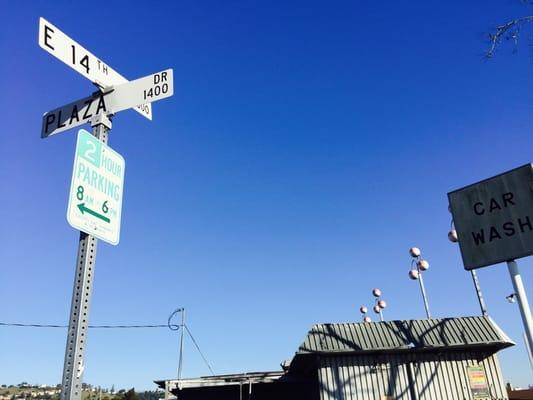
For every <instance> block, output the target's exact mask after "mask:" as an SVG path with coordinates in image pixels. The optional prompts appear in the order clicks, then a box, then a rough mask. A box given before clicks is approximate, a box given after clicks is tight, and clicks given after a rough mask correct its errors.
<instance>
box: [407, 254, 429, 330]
mask: <svg viewBox="0 0 533 400" xmlns="http://www.w3.org/2000/svg"><path fill="white" fill-rule="evenodd" d="M409 254H410V255H411V257H413V259H412V261H411V270H410V271H409V278H411V279H413V280H418V283H419V284H420V292H421V293H422V299H423V301H424V308H425V310H426V317H427V318H428V319H429V318H431V313H430V312H429V303H428V298H427V294H426V288H425V286H424V280H423V279H422V272H424V271H427V270H428V268H429V263H428V262H427V260H424V259H423V258H422V257H421V252H420V249H419V248H418V247H411V248H410V249H409ZM413 265H414V266H415V267H416V268H413Z"/></svg>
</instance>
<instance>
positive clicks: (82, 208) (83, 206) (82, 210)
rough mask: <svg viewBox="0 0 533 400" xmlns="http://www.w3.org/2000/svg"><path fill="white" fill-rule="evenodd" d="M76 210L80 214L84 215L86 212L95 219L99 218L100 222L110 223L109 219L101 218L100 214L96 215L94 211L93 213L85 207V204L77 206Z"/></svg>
mask: <svg viewBox="0 0 533 400" xmlns="http://www.w3.org/2000/svg"><path fill="white" fill-rule="evenodd" d="M78 208H79V209H80V211H81V213H82V214H84V213H85V212H86V211H87V212H88V213H89V214H91V215H93V216H95V217H96V218H100V219H101V220H102V221H105V222H108V223H109V222H110V221H111V220H110V219H109V218H107V217H105V216H103V215H102V214H98V213H97V212H96V211H93V210H91V209H90V208H87V207H85V203H80V204H78Z"/></svg>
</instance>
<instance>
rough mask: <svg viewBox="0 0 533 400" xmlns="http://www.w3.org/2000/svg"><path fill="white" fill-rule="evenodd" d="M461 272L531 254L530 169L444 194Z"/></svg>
mask: <svg viewBox="0 0 533 400" xmlns="http://www.w3.org/2000/svg"><path fill="white" fill-rule="evenodd" d="M448 199H449V202H450V209H451V212H452V215H453V220H454V223H455V229H456V230H457V236H458V239H459V246H460V248H461V254H462V257H463V264H464V267H465V269H467V270H471V269H475V268H479V267H485V266H487V265H492V264H497V263H500V262H504V261H508V260H513V259H516V258H520V257H525V256H529V255H531V254H533V165H532V164H526V165H524V166H522V167H519V168H516V169H513V170H511V171H509V172H505V173H503V174H500V175H497V176H494V177H492V178H489V179H486V180H484V181H481V182H478V183H475V184H473V185H470V186H467V187H464V188H462V189H459V190H456V191H453V192H450V193H448Z"/></svg>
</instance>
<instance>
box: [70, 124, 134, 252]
mask: <svg viewBox="0 0 533 400" xmlns="http://www.w3.org/2000/svg"><path fill="white" fill-rule="evenodd" d="M124 168H125V162H124V158H123V157H122V156H121V155H120V154H118V153H117V152H116V151H114V150H113V149H112V148H111V147H109V146H107V145H105V144H104V143H102V142H101V141H99V140H98V139H97V138H95V137H94V136H93V135H91V134H90V133H89V132H87V131H86V130H83V129H80V131H79V132H78V141H77V143H76V155H75V157H74V168H73V170H72V183H71V185H70V194H69V198H68V209H67V220H68V223H69V224H70V225H71V226H72V227H73V228H75V229H78V230H80V231H83V232H85V233H88V234H89V235H92V236H94V237H96V238H98V239H101V240H103V241H105V242H108V243H111V244H113V245H117V244H118V242H119V240H120V217H121V213H122V192H123V188H124Z"/></svg>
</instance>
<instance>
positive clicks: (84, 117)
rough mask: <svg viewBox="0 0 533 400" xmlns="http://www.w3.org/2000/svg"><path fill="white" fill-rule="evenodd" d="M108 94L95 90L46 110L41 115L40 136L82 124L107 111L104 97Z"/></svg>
mask: <svg viewBox="0 0 533 400" xmlns="http://www.w3.org/2000/svg"><path fill="white" fill-rule="evenodd" d="M108 94H109V92H107V93H102V92H96V93H95V94H94V95H92V96H89V97H86V98H84V99H81V100H77V101H74V102H72V103H70V104H67V105H65V106H62V107H59V108H56V109H55V110H52V111H48V112H47V113H45V114H44V115H43V122H42V129H41V137H42V138H46V137H48V136H51V135H55V134H56V133H60V132H63V131H66V130H68V129H72V128H75V127H77V126H80V125H83V124H85V123H87V122H89V121H90V120H91V118H93V117H94V116H96V115H98V114H99V113H102V112H103V113H107V110H108V108H107V104H106V97H107V95H108Z"/></svg>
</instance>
